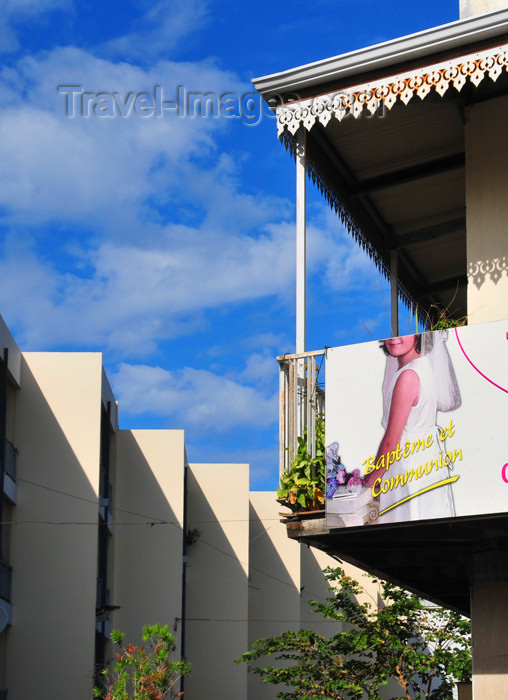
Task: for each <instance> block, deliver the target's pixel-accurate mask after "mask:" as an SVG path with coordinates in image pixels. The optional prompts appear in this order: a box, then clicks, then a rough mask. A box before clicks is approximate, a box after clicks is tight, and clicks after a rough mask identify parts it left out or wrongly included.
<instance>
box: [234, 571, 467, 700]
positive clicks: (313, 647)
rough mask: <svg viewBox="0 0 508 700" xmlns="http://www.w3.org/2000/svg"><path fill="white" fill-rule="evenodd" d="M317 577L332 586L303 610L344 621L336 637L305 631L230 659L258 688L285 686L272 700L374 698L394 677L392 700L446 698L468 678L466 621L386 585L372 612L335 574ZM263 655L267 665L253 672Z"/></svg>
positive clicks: (350, 583) (351, 584) (349, 582)
mask: <svg viewBox="0 0 508 700" xmlns="http://www.w3.org/2000/svg"><path fill="white" fill-rule="evenodd" d="M324 573H325V576H326V578H327V579H328V580H329V581H331V582H333V587H331V588H329V589H328V590H329V592H330V595H329V597H328V598H327V599H326V601H325V602H318V601H310V603H309V606H310V608H311V610H312V611H313V612H319V613H321V614H322V615H323V616H324V617H325V618H327V619H329V620H337V621H338V622H341V623H344V625H341V629H340V631H339V632H337V634H335V635H333V636H331V637H329V638H325V637H323V636H321V635H319V634H317V633H316V632H313V631H310V630H298V631H288V632H283V633H282V634H280V635H278V636H276V637H271V638H266V639H260V640H259V641H257V642H255V643H254V645H253V648H252V650H251V651H247V652H245V653H244V654H243V655H242V657H241V658H240V659H238V660H237V663H241V662H245V663H249V664H251V671H252V672H253V673H256V674H258V675H260V676H261V678H262V682H263V683H273V684H282V685H284V686H286V688H287V689H286V690H282V691H280V692H279V693H278V694H277V697H278V698H281V700H295V699H296V698H299V699H301V700H312V699H313V698H318V697H319V698H326V699H328V700H341V699H343V698H347V699H348V700H360V699H361V698H368V699H369V700H381V696H380V694H379V692H380V688H381V687H382V686H386V685H387V684H388V683H389V681H390V679H393V678H395V679H396V680H398V681H399V684H400V694H397V695H395V696H393V697H392V699H391V700H401V699H403V700H424V699H425V700H450V699H451V697H452V688H453V685H454V682H455V681H456V680H458V681H468V680H470V678H471V650H470V623H469V620H467V619H466V618H464V617H462V616H461V615H459V614H458V613H456V612H453V611H450V610H445V609H443V608H429V607H426V606H425V605H424V604H423V603H422V600H421V599H420V598H419V597H418V596H416V595H413V594H411V593H408V592H406V591H404V590H402V589H400V588H398V587H397V586H395V585H393V584H391V583H387V582H379V583H381V588H382V597H383V601H384V605H383V606H382V607H380V609H379V610H377V609H373V608H372V606H371V605H370V604H369V603H368V602H361V599H359V597H358V596H362V594H364V593H365V591H364V589H363V587H362V586H361V585H360V583H358V581H356V580H355V579H353V578H352V577H350V576H347V575H346V574H345V572H344V571H343V570H342V569H341V568H336V569H330V568H329V569H326V570H325V572H324ZM372 578H373V577H372ZM374 580H375V581H376V582H378V581H377V579H374ZM363 597H364V596H363ZM266 656H272V657H273V658H274V660H275V663H274V665H266V666H255V665H254V666H252V664H253V662H255V661H256V660H258V659H260V658H261V657H266Z"/></svg>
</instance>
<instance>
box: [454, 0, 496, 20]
mask: <svg viewBox="0 0 508 700" xmlns="http://www.w3.org/2000/svg"><path fill="white" fill-rule="evenodd" d="M459 4H460V17H461V19H462V18H464V17H472V16H473V15H482V14H483V13H484V12H492V11H493V10H502V9H504V8H505V7H507V6H508V3H507V2H506V0H460V3H459Z"/></svg>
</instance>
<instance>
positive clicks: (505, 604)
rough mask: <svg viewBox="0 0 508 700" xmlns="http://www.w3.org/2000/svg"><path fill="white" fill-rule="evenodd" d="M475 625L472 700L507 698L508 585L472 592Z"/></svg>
mask: <svg viewBox="0 0 508 700" xmlns="http://www.w3.org/2000/svg"><path fill="white" fill-rule="evenodd" d="M471 619H472V623H473V698H474V699H475V700H501V698H508V655H507V653H506V649H507V645H508V632H507V628H506V620H507V619H508V585H507V584H506V583H497V584H496V583H490V584H480V585H476V586H473V587H472V589H471Z"/></svg>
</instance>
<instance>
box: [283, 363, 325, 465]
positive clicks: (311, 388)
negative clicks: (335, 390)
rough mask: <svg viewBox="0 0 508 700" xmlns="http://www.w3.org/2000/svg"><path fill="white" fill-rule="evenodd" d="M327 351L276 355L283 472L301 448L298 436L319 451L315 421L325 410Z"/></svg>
mask: <svg viewBox="0 0 508 700" xmlns="http://www.w3.org/2000/svg"><path fill="white" fill-rule="evenodd" d="M325 352H326V351H325V350H316V351H314V352H305V353H300V354H295V355H283V356H281V357H278V358H277V361H278V362H279V473H280V474H282V472H283V471H284V470H287V469H288V468H289V466H290V465H291V462H292V461H293V459H294V457H295V455H296V451H297V449H298V438H303V437H305V438H306V440H307V449H308V452H309V455H310V456H311V457H314V456H315V455H316V421H317V418H318V417H324V413H325V392H324V389H323V387H322V385H323V381H322V378H323V374H324V370H323V369H322V363H323V361H324V356H325ZM318 358H319V359H318ZM318 363H319V364H318ZM320 380H321V381H320Z"/></svg>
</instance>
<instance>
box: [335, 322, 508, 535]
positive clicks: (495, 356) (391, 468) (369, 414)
mask: <svg viewBox="0 0 508 700" xmlns="http://www.w3.org/2000/svg"><path fill="white" fill-rule="evenodd" d="M325 441H326V477H327V478H326V523H327V526H328V527H332V528H336V527H356V526H361V525H377V524H384V523H402V522H409V521H420V520H429V519H441V518H454V517H458V516H469V515H486V514H492V513H502V512H507V511H508V321H498V322H495V323H489V324H478V325H475V326H468V327H462V328H457V329H450V330H447V331H432V332H429V333H421V334H414V335H408V336H401V337H398V338H391V339H387V340H384V341H380V342H378V341H374V342H369V343H362V344H360V345H349V346H344V347H337V348H329V349H327V354H326V438H325Z"/></svg>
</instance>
